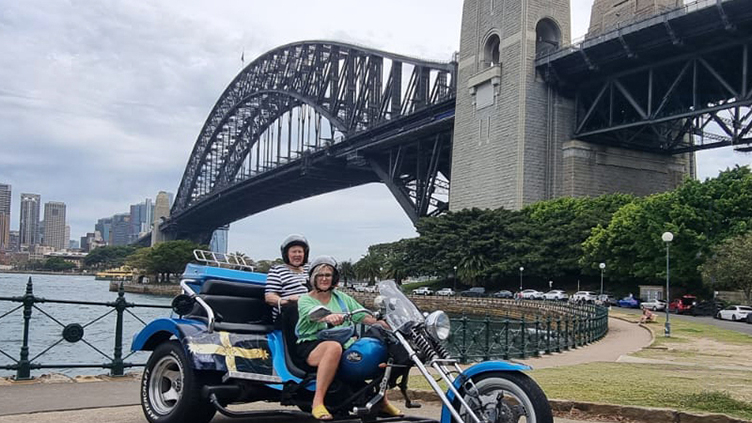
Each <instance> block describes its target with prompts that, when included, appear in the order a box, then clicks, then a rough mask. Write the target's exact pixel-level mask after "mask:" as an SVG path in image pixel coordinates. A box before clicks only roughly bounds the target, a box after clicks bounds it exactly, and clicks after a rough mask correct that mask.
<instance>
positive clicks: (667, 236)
mask: <svg viewBox="0 0 752 423" xmlns="http://www.w3.org/2000/svg"><path fill="white" fill-rule="evenodd" d="M661 239H662V240H663V242H665V243H666V327H665V329H664V330H663V331H664V334H665V335H666V337H667V338H668V337H670V336H671V322H670V318H671V313H670V311H669V307H668V305H669V302H670V298H671V296H670V295H669V288H670V282H671V273H670V268H669V245H671V241H673V240H674V234H672V233H671V232H664V233H663V235H661Z"/></svg>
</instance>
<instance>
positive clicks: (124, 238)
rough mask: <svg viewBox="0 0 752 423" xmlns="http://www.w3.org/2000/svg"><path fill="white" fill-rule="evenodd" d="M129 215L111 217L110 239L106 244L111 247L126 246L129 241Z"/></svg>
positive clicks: (121, 214) (122, 214)
mask: <svg viewBox="0 0 752 423" xmlns="http://www.w3.org/2000/svg"><path fill="white" fill-rule="evenodd" d="M130 235H131V215H130V213H120V214H116V215H114V216H112V226H111V227H110V239H109V240H108V242H107V244H108V245H111V246H116V245H128V244H129V243H130V240H131V236H130Z"/></svg>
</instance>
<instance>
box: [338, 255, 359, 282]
mask: <svg viewBox="0 0 752 423" xmlns="http://www.w3.org/2000/svg"><path fill="white" fill-rule="evenodd" d="M339 277H340V279H341V280H342V282H343V283H345V284H347V282H348V281H350V280H352V279H355V277H356V276H355V266H353V264H352V262H350V261H343V262H340V264H339Z"/></svg>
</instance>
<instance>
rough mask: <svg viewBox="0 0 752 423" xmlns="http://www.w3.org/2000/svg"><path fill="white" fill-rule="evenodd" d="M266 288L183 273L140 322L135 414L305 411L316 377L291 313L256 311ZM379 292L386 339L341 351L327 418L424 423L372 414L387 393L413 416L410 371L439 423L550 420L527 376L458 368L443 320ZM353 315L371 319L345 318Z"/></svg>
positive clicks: (196, 271)
mask: <svg viewBox="0 0 752 423" xmlns="http://www.w3.org/2000/svg"><path fill="white" fill-rule="evenodd" d="M265 280H266V275H265V274H262V273H255V272H252V271H245V270H234V269H228V268H222V267H215V266H209V265H197V264H189V265H188V266H187V267H186V270H185V273H184V274H183V278H182V280H181V282H180V284H181V287H182V289H183V294H181V295H178V296H177V297H176V298H175V299H174V300H173V312H174V313H173V317H170V318H160V319H156V320H154V321H152V322H150V323H149V324H148V325H147V326H146V327H145V328H144V329H143V330H141V331H140V332H139V333H137V334H136V335H135V336H134V339H133V344H132V347H131V348H132V350H134V351H151V356H150V357H149V360H148V362H147V364H146V368H145V370H144V373H143V377H142V382H141V405H142V408H143V411H144V414H145V416H146V418H147V420H148V421H149V422H151V423H206V422H208V421H210V420H211V419H212V418H213V416H214V415H215V413H216V412H219V413H221V414H224V415H226V416H230V417H246V418H248V417H253V416H263V415H265V416H270V415H273V414H277V413H288V414H290V413H299V412H293V411H289V409H288V410H284V411H275V412H270V411H244V412H241V411H237V410H234V409H231V408H230V407H228V406H229V405H231V404H238V403H249V402H255V401H267V402H276V403H279V404H281V405H292V406H297V407H298V408H299V409H300V410H302V411H304V412H309V411H310V407H311V400H312V398H313V393H314V391H315V369H313V368H310V367H308V366H307V365H306V363H305V362H304V361H301V360H299V359H298V358H297V357H295V354H294V353H293V352H294V351H295V349H294V346H295V342H296V337H295V323H296V322H297V318H298V315H297V308H296V307H294V306H293V307H290V308H287V307H283V309H282V310H281V315H280V317H279V318H278V319H277V321H276V323H274V324H273V323H272V319H271V315H272V314H271V308H270V307H269V306H268V305H267V304H266V303H265V302H264V284H265ZM378 290H379V294H378V296H377V297H376V298H375V299H374V304H375V306H376V308H378V310H377V311H376V312H375V313H373V314H374V315H376V316H377V317H379V318H381V319H384V320H386V322H387V323H388V324H389V326H390V327H391V328H392V330H388V331H387V330H377V331H373V330H372V329H371V330H369V332H368V333H363V335H366V336H362V337H360V338H359V339H358V340H357V341H356V342H355V343H354V344H353V345H352V346H351V347H350V348H348V349H347V350H345V351H344V352H343V354H342V361H341V363H340V367H339V370H338V373H337V376H336V377H335V381H334V383H332V386H331V387H330V389H329V391H328V392H327V396H326V400H325V403H326V407H327V408H328V409H329V410H330V412H332V414H333V415H334V417H335V419H348V420H360V421H362V422H371V421H390V422H392V421H412V422H416V421H424V422H425V421H428V422H433V421H434V420H430V419H429V420H426V419H419V418H415V417H400V418H394V417H391V418H382V417H379V415H378V413H379V410H380V408H381V401H382V400H383V399H384V396H385V395H386V393H387V390H388V389H390V388H395V387H396V388H399V390H400V391H401V393H402V395H403V397H404V400H405V406H406V408H407V409H408V410H409V409H411V408H415V407H419V404H416V403H414V402H413V401H411V400H410V398H409V395H408V391H407V383H408V379H409V376H410V373H411V372H410V370H411V369H413V368H415V369H417V372H415V371H414V372H413V377H421V376H420V375H422V377H424V378H425V380H426V382H428V384H429V385H430V386H431V388H432V389H433V390H434V391H435V393H436V395H437V396H438V398H439V399H440V400H441V402H442V403H443V407H442V412H441V416H436V417H437V418H438V420H440V421H441V422H442V423H451V422H454V423H465V422H468V423H486V422H489V423H491V422H493V423H505V422H527V423H550V422H552V421H553V418H552V415H551V408H550V406H549V403H548V400H547V399H546V396H545V394H544V393H543V391H542V390H541V389H540V387H538V385H537V384H536V383H535V382H534V381H533V380H532V379H530V378H529V377H528V376H527V375H525V374H524V373H523V372H522V371H523V370H528V369H529V367H527V366H525V365H521V364H515V363H510V362H505V361H487V362H483V363H479V364H476V365H473V366H470V367H467V368H465V369H463V368H462V367H460V366H459V363H458V362H457V360H455V359H453V358H452V357H450V355H449V353H448V352H447V350H446V348H445V347H444V346H443V345H442V342H443V341H444V340H445V339H446V338H447V337H448V336H449V318H448V317H447V315H446V314H445V313H444V312H443V311H434V312H432V313H430V314H428V315H424V314H423V313H421V312H420V311H419V310H418V309H417V307H416V306H415V305H414V304H413V303H412V302H411V301H410V300H409V299H408V298H407V297H406V296H405V295H404V294H403V293H402V291H401V290H400V289H399V288H398V287H397V285H396V284H395V283H394V282H393V281H383V282H380V283H379V285H378ZM315 311H316V312H317V313H324V314H325V313H326V312H327V310H321V309H318V310H315ZM359 312H369V313H370V311H369V310H365V309H362V310H353V311H351V312H350V314H354V313H359ZM361 329H362V328H361ZM441 381H443V383H444V384H445V385H446V386H447V387H448V389H447V390H446V391H444V390H443V389H442V388H441V387H440V385H439V382H441Z"/></svg>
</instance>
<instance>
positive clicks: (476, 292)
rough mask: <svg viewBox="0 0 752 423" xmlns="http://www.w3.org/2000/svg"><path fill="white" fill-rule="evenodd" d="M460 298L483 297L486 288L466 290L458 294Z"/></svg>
mask: <svg viewBox="0 0 752 423" xmlns="http://www.w3.org/2000/svg"><path fill="white" fill-rule="evenodd" d="M460 296H462V297H485V296H486V288H483V287H482V286H474V287H472V288H470V289H466V290H464V291H462V292H460Z"/></svg>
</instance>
